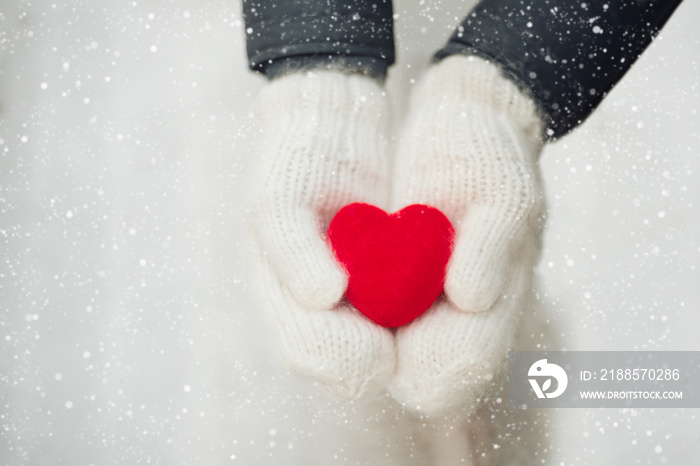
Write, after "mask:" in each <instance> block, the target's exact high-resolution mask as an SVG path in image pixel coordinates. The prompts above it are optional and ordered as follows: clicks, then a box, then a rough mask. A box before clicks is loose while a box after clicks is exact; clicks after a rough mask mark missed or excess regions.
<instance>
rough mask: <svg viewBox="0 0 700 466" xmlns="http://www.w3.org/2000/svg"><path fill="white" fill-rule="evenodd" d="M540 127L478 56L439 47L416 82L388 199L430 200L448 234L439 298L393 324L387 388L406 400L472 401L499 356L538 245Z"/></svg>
mask: <svg viewBox="0 0 700 466" xmlns="http://www.w3.org/2000/svg"><path fill="white" fill-rule="evenodd" d="M541 132H542V122H541V120H540V118H539V117H538V115H537V113H536V109H535V105H534V103H533V102H532V100H531V99H529V98H528V97H527V96H525V95H524V94H522V93H521V91H520V90H519V89H518V88H517V87H516V86H515V85H514V84H513V83H512V82H511V81H509V80H508V79H506V78H505V77H504V76H503V75H502V74H501V72H500V70H499V68H498V67H496V66H494V65H493V64H490V63H488V62H486V61H485V60H483V59H481V58H477V57H466V56H452V57H448V58H446V59H445V60H443V61H442V62H440V63H438V64H436V65H434V66H433V67H432V68H431V69H430V70H429V71H428V73H427V74H426V76H425V77H424V78H423V80H422V81H421V82H420V83H419V84H418V85H417V86H416V88H415V89H414V93H413V96H412V100H411V108H410V111H409V116H408V119H407V122H406V127H405V128H404V132H403V135H402V139H401V142H400V145H399V150H398V153H397V156H396V159H397V160H396V171H395V177H394V184H393V196H392V204H393V205H392V208H393V210H396V209H400V208H402V207H403V206H406V205H409V204H413V203H422V204H429V205H432V206H435V207H437V208H438V209H440V210H442V211H443V213H445V215H447V217H448V218H449V219H450V220H451V221H452V223H453V225H454V226H455V229H456V240H455V246H454V250H453V254H452V257H451V259H450V262H449V264H448V268H447V275H446V282H445V294H446V298H447V299H443V300H442V301H439V302H438V303H436V304H435V305H434V306H433V308H432V309H431V310H429V311H428V312H427V313H426V314H424V315H423V316H422V317H420V318H419V319H418V320H416V321H415V322H414V323H412V324H411V325H410V326H408V327H404V328H401V329H400V330H399V331H398V333H397V351H398V355H397V358H398V368H397V374H396V377H395V379H394V382H393V385H392V388H391V390H392V393H393V395H394V396H395V397H396V398H397V399H399V400H400V401H402V402H404V403H406V404H407V405H408V406H410V407H412V408H413V409H416V410H419V411H422V412H425V413H428V414H436V413H441V412H444V411H446V410H448V409H449V408H451V407H454V406H455V405H458V404H464V403H467V404H469V403H473V402H475V400H476V398H477V397H478V396H479V395H480V394H481V393H482V392H483V391H484V389H485V388H486V387H487V386H488V385H489V383H490V381H491V379H492V378H493V377H495V376H496V374H497V373H498V371H499V370H500V368H501V366H502V363H503V361H504V358H505V354H506V350H507V348H508V346H509V345H510V344H511V342H512V339H513V335H514V332H515V329H516V324H517V320H518V316H519V314H520V308H521V306H522V301H523V296H524V295H525V293H526V291H527V290H528V289H529V287H530V276H531V274H532V268H533V266H534V265H535V263H536V261H537V258H538V255H539V246H540V233H541V225H542V221H543V215H544V195H543V191H542V184H541V181H540V176H539V168H538V156H539V153H540V150H541V146H542V142H541V138H540V135H541Z"/></svg>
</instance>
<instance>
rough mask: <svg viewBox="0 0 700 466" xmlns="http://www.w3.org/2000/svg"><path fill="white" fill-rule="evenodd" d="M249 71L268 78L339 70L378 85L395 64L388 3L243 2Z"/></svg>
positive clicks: (340, 0) (357, 0)
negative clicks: (321, 69) (366, 77)
mask: <svg viewBox="0 0 700 466" xmlns="http://www.w3.org/2000/svg"><path fill="white" fill-rule="evenodd" d="M243 17H244V20H245V27H246V39H247V49H248V59H249V65H250V68H251V69H253V70H255V71H260V72H262V73H264V74H265V75H266V76H267V77H268V78H274V77H275V76H278V75H280V74H283V73H286V72H289V71H296V70H303V69H309V68H319V67H328V68H344V69H350V70H353V71H356V72H362V73H365V74H369V75H372V76H375V77H378V78H380V79H383V78H384V76H385V75H386V70H387V67H388V66H389V65H391V64H392V63H393V62H394V31H393V13H392V5H391V0H276V1H275V0H243Z"/></svg>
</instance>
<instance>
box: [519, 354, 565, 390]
mask: <svg viewBox="0 0 700 466" xmlns="http://www.w3.org/2000/svg"><path fill="white" fill-rule="evenodd" d="M527 375H528V377H534V378H528V381H529V382H530V385H531V386H532V389H533V390H534V391H535V395H537V398H556V397H558V396H560V395H561V394H562V393H564V390H566V386H567V385H568V384H569V377H568V376H567V375H566V371H565V370H564V369H562V368H561V366H558V365H556V364H554V363H548V362H547V360H546V359H540V360H539V361H535V363H534V364H533V365H532V366H530V370H529V371H528V372H527ZM545 377H546V379H544V378H545ZM539 379H544V380H543V383H542V385H540V383H539V381H538V380H539ZM552 379H554V380H556V381H557V385H556V389H555V390H550V389H551V388H552Z"/></svg>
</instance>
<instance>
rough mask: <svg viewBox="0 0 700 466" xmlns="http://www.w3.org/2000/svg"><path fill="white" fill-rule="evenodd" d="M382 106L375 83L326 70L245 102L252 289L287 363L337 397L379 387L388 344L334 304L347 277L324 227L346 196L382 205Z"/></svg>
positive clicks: (386, 335)
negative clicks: (248, 109) (249, 119)
mask: <svg viewBox="0 0 700 466" xmlns="http://www.w3.org/2000/svg"><path fill="white" fill-rule="evenodd" d="M388 110H389V105H388V102H387V98H386V96H385V94H384V91H383V89H382V88H381V87H380V86H379V84H378V83H377V82H376V81H374V80H372V79H370V78H367V77H364V76H360V75H348V74H342V73H338V72H329V71H318V72H314V73H304V74H290V75H287V76H284V77H280V78H278V79H276V80H274V81H273V82H271V83H270V84H268V85H267V87H265V88H264V89H263V90H262V92H261V93H260V96H259V99H258V101H257V102H256V104H255V109H254V113H255V120H256V121H257V124H258V128H259V134H258V143H257V146H256V150H255V151H254V152H253V153H251V154H250V157H252V158H255V162H254V166H255V167H254V170H253V173H252V177H253V178H252V179H251V186H252V193H251V196H252V202H251V203H250V206H249V211H250V213H249V224H250V226H251V229H252V236H253V238H254V241H255V243H256V248H257V249H258V251H259V255H258V261H257V262H258V263H259V264H261V265H262V267H261V268H262V271H261V272H260V273H261V276H260V277H259V279H258V280H255V281H254V282H257V283H258V284H259V285H260V287H259V289H258V290H257V291H258V296H259V297H260V301H261V304H262V308H263V309H264V310H265V311H266V314H267V316H268V318H269V320H270V321H271V322H272V325H273V327H274V329H275V331H276V333H275V341H276V343H277V344H278V348H279V350H280V351H281V355H282V357H283V359H284V360H285V362H286V363H287V365H288V366H289V367H290V368H291V369H292V370H295V371H297V372H300V373H303V374H305V375H308V376H311V377H312V378H314V379H316V380H317V381H319V382H321V383H322V384H324V385H326V386H328V387H329V388H330V389H331V390H332V391H333V392H335V393H336V394H338V395H340V396H342V397H345V398H356V397H359V396H361V395H362V394H363V393H365V392H367V391H370V390H373V389H382V388H385V383H386V379H387V378H388V377H389V376H390V375H391V373H392V371H393V369H394V361H395V356H394V346H393V340H392V335H391V333H390V332H389V331H388V330H386V329H384V328H381V327H378V326H375V325H374V324H372V323H371V322H370V321H368V320H367V319H366V318H365V317H364V316H361V315H360V314H358V313H357V312H356V311H354V310H352V309H351V308H350V307H349V306H348V305H345V304H341V305H337V303H338V301H339V300H340V299H341V297H342V296H343V293H344V292H345V289H346V286H347V277H346V274H345V271H344V270H343V269H342V268H341V266H340V265H339V264H338V263H337V261H336V259H335V257H334V256H333V254H332V251H331V250H330V248H329V245H328V244H327V242H326V238H325V231H326V230H327V228H328V224H329V222H330V220H331V218H332V217H333V215H335V213H336V212H337V211H338V210H339V209H340V208H341V207H343V206H344V205H346V204H349V203H352V202H366V203H371V204H374V205H378V206H384V207H386V201H387V194H388V188H387V174H388V173H387V171H388V149H387V141H386V136H385V135H386V132H387V128H388V125H389V111H388Z"/></svg>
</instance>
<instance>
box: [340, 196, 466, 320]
mask: <svg viewBox="0 0 700 466" xmlns="http://www.w3.org/2000/svg"><path fill="white" fill-rule="evenodd" d="M328 239H329V241H330V244H331V247H332V248H333V252H334V253H335V256H336V257H337V258H338V261H339V262H340V263H341V264H342V265H343V266H344V267H345V270H346V271H347V272H348V277H349V278H348V289H347V292H346V293H345V297H346V298H347V299H348V301H350V303H352V304H353V305H354V306H355V307H356V308H357V309H358V310H359V311H360V312H362V313H363V314H364V315H366V316H367V317H368V318H370V319H371V320H372V321H374V322H376V323H377V324H379V325H382V326H384V327H399V326H401V325H405V324H407V323H409V322H411V321H412V320H413V319H415V318H416V317H418V316H419V315H421V314H422V313H423V312H425V311H426V310H427V309H428V308H429V307H430V305H431V304H432V303H433V302H434V301H435V300H436V299H437V297H438V296H440V293H442V288H443V286H444V283H445V268H446V266H447V261H448V260H449V258H450V254H451V252H452V243H453V240H454V228H453V227H452V224H451V223H450V221H449V220H448V219H447V217H445V215H444V214H443V213H442V212H440V211H439V210H438V209H436V208H434V207H430V206H427V205H420V204H414V205H410V206H408V207H406V208H404V209H402V210H400V211H398V212H396V213H394V214H391V215H389V214H387V213H386V212H384V211H383V210H381V209H379V208H377V207H374V206H372V205H369V204H360V203H356V204H350V205H347V206H345V207H343V208H342V209H340V211H339V212H338V213H337V214H336V216H335V217H334V218H333V220H332V221H331V223H330V225H329V227H328Z"/></svg>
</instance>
